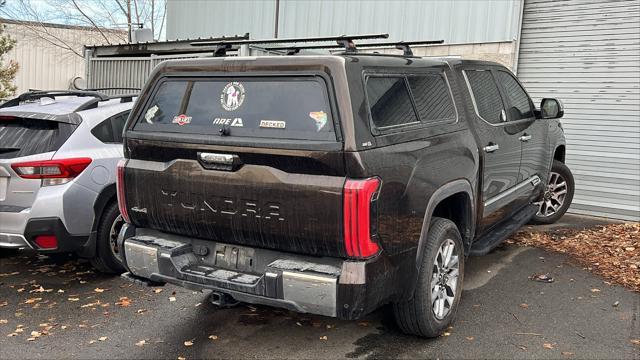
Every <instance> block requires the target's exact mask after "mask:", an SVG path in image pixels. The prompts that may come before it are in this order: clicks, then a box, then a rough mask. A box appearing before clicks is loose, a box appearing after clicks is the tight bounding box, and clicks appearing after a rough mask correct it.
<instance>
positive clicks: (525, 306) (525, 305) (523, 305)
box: [520, 303, 529, 309]
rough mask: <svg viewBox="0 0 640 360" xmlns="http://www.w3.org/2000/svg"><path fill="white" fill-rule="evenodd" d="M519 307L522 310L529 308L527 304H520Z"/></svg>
mask: <svg viewBox="0 0 640 360" xmlns="http://www.w3.org/2000/svg"><path fill="white" fill-rule="evenodd" d="M520 307H521V308H523V309H528V308H529V304H525V303H522V304H520Z"/></svg>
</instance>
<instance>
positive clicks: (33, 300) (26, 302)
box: [24, 298, 42, 304]
mask: <svg viewBox="0 0 640 360" xmlns="http://www.w3.org/2000/svg"><path fill="white" fill-rule="evenodd" d="M40 300H42V298H29V299H27V300H25V302H24V303H25V304H33V303H35V302H36V301H40Z"/></svg>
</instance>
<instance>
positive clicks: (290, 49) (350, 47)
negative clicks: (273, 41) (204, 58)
mask: <svg viewBox="0 0 640 360" xmlns="http://www.w3.org/2000/svg"><path fill="white" fill-rule="evenodd" d="M442 43H444V40H421V41H400V42H379V43H364V44H358V46H357V48H366V47H379V46H394V47H395V48H396V49H398V50H403V55H404V56H413V51H412V50H411V47H410V46H411V45H437V44H442ZM339 48H345V53H350V54H353V53H354V52H356V51H357V48H356V46H355V44H353V42H351V43H348V42H346V41H345V40H338V41H337V44H336V45H302V46H275V47H265V48H264V50H266V51H286V54H287V55H295V54H297V53H299V52H300V50H312V49H313V50H317V49H339Z"/></svg>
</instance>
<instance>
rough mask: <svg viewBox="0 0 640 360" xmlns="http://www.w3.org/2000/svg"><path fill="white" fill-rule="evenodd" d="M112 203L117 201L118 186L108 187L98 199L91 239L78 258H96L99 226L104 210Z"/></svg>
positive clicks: (94, 208)
mask: <svg viewBox="0 0 640 360" xmlns="http://www.w3.org/2000/svg"><path fill="white" fill-rule="evenodd" d="M111 201H116V184H110V185H107V186H106V187H105V188H104V189H103V190H102V192H100V194H99V195H98V197H97V198H96V201H95V202H94V203H93V214H94V218H93V225H92V226H91V234H90V235H89V239H88V240H87V242H86V244H84V245H83V246H82V248H81V249H80V250H78V256H80V257H84V258H92V257H94V256H96V240H97V234H98V225H99V224H100V219H101V218H102V213H104V209H105V208H106V207H107V205H108V204H109V203H110V202H111Z"/></svg>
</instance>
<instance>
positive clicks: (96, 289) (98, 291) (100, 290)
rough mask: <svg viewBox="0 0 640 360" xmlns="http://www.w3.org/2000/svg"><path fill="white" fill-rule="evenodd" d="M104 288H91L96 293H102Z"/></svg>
mask: <svg viewBox="0 0 640 360" xmlns="http://www.w3.org/2000/svg"><path fill="white" fill-rule="evenodd" d="M104 290H105V289H101V288H95V289H93V291H95V292H97V293H103V292H104Z"/></svg>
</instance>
